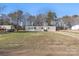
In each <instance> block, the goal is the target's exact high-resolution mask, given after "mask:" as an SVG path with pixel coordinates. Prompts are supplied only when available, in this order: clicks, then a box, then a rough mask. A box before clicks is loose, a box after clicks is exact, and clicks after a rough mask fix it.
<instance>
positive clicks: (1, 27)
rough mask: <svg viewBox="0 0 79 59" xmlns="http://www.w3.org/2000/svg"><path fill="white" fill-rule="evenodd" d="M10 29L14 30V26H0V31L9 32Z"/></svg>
mask: <svg viewBox="0 0 79 59" xmlns="http://www.w3.org/2000/svg"><path fill="white" fill-rule="evenodd" d="M11 29H15V28H14V26H12V25H0V30H6V31H8V30H11Z"/></svg>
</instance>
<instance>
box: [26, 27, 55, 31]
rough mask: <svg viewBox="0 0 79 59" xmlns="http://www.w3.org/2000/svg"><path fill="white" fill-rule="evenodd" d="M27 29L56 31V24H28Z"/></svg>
mask: <svg viewBox="0 0 79 59" xmlns="http://www.w3.org/2000/svg"><path fill="white" fill-rule="evenodd" d="M25 30H26V31H56V26H26V27H25Z"/></svg>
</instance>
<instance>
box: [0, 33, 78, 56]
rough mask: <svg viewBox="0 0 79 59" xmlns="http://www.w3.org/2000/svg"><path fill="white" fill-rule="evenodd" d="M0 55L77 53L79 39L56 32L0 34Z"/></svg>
mask: <svg viewBox="0 0 79 59" xmlns="http://www.w3.org/2000/svg"><path fill="white" fill-rule="evenodd" d="M0 55H19V56H20V55H24V56H25V55H38V56H40V55H41V56H43V55H45V56H52V55H79V40H78V39H76V38H73V37H71V36H66V35H63V34H60V33H56V32H26V33H9V34H1V35H0Z"/></svg>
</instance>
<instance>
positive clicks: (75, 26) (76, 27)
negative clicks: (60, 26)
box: [71, 25, 79, 30]
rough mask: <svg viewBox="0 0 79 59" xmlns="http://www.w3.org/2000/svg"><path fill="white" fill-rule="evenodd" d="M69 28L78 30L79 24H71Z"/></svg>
mask: <svg viewBox="0 0 79 59" xmlns="http://www.w3.org/2000/svg"><path fill="white" fill-rule="evenodd" d="M71 30H79V25H73V26H72V27H71Z"/></svg>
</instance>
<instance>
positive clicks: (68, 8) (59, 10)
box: [0, 3, 79, 17]
mask: <svg viewBox="0 0 79 59" xmlns="http://www.w3.org/2000/svg"><path fill="white" fill-rule="evenodd" d="M0 6H5V8H4V10H2V13H5V14H8V13H11V12H14V11H16V10H22V11H24V12H29V13H30V14H32V15H37V14H39V13H46V12H48V11H50V10H51V11H52V12H56V14H57V16H58V17H62V16H65V15H79V3H0Z"/></svg>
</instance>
